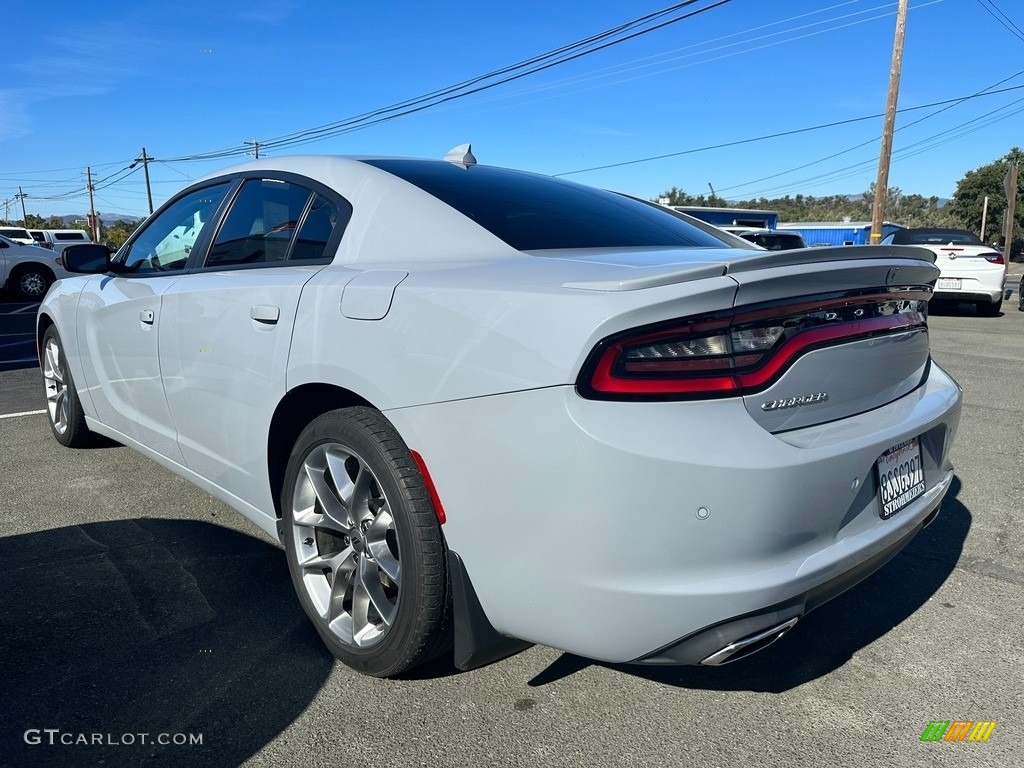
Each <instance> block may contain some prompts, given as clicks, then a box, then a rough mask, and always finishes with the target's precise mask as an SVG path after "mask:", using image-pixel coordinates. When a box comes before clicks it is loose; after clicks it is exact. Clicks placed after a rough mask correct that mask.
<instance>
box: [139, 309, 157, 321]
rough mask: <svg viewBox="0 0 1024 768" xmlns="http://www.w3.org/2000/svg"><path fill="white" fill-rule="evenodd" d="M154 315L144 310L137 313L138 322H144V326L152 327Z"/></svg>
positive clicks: (150, 311) (151, 311) (150, 310)
mask: <svg viewBox="0 0 1024 768" xmlns="http://www.w3.org/2000/svg"><path fill="white" fill-rule="evenodd" d="M155 318H156V315H154V314H153V310H152V309H144V310H142V311H141V312H139V320H141V321H142V322H144V323H145V324H146V325H152V324H153V320H154V319H155Z"/></svg>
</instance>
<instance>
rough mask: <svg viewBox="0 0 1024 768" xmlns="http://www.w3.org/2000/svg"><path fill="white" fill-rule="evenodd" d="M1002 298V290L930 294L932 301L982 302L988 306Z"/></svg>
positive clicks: (937, 292) (936, 292)
mask: <svg viewBox="0 0 1024 768" xmlns="http://www.w3.org/2000/svg"><path fill="white" fill-rule="evenodd" d="M1002 298H1003V289H1002V288H1000V289H999V290H997V291H996V290H993V291H935V293H933V294H932V300H933V301H971V302H974V301H984V302H986V303H988V304H995V303H996V302H997V301H1000V300H1002Z"/></svg>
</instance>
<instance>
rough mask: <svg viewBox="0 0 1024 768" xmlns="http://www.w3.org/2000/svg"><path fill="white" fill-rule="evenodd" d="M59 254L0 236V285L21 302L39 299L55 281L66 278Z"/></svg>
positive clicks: (66, 274)
mask: <svg viewBox="0 0 1024 768" xmlns="http://www.w3.org/2000/svg"><path fill="white" fill-rule="evenodd" d="M67 276H68V273H67V271H65V269H64V265H63V263H62V262H61V259H60V256H58V255H57V254H55V253H54V252H53V251H51V250H49V249H48V248H41V247H39V246H37V245H24V244H22V243H17V242H15V241H13V240H10V239H8V238H6V237H4V236H3V235H0V288H3V289H5V290H6V291H7V292H8V293H9V294H11V295H13V296H15V297H16V298H19V299H22V300H23V301H39V300H40V299H42V298H43V296H45V295H46V291H47V289H49V287H50V285H51V284H52V283H53V281H54V280H59V279H60V278H62V277H67Z"/></svg>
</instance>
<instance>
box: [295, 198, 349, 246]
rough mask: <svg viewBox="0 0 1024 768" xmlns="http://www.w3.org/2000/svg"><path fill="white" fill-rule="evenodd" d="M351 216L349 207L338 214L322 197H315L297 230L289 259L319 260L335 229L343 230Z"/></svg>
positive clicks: (333, 206)
mask: <svg viewBox="0 0 1024 768" xmlns="http://www.w3.org/2000/svg"><path fill="white" fill-rule="evenodd" d="M351 216H352V208H351V206H348V207H346V210H345V211H344V213H343V214H339V211H338V207H337V206H336V205H334V204H333V203H331V202H330V201H329V200H327V199H326V198H324V197H321V196H320V195H317V196H316V197H314V198H313V202H312V203H311V204H310V206H309V212H308V213H307V214H306V218H305V219H304V220H303V222H302V226H301V227H300V228H299V235H298V237H297V238H296V240H295V247H294V248H293V249H292V255H291V259H292V260H293V261H295V260H306V259H321V258H323V257H324V248H326V247H327V241H328V240H330V239H331V234H332V233H333V232H334V229H335V228H336V227H341V228H344V227H345V226H346V225H347V224H348V220H349V218H350V217H351Z"/></svg>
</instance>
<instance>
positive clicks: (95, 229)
mask: <svg viewBox="0 0 1024 768" xmlns="http://www.w3.org/2000/svg"><path fill="white" fill-rule="evenodd" d="M85 178H86V183H85V185H86V187H87V188H88V190H89V234H90V236H91V237H92V240H93V242H94V243H98V242H99V241H100V228H99V222H98V221H96V205H95V203H94V202H93V199H92V167H91V166H86V168H85Z"/></svg>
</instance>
